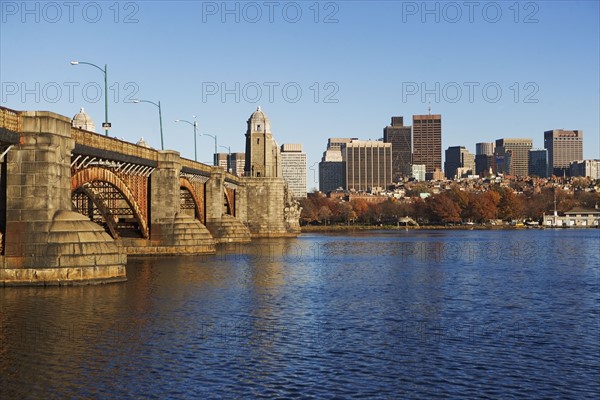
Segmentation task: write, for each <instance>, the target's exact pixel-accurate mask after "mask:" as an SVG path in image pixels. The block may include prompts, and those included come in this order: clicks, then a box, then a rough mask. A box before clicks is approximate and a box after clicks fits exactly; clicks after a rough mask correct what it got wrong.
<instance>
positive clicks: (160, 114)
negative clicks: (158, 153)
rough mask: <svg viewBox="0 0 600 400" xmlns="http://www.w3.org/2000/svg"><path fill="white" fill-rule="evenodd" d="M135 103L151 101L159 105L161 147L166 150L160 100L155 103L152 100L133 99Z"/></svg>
mask: <svg viewBox="0 0 600 400" xmlns="http://www.w3.org/2000/svg"><path fill="white" fill-rule="evenodd" d="M133 102H134V103H150V104H153V105H155V106H156V107H158V121H159V123H160V149H161V150H164V149H165V142H164V139H163V126H162V109H161V107H160V101H159V102H158V103H155V102H153V101H150V100H141V99H133Z"/></svg>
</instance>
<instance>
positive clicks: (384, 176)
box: [342, 140, 392, 191]
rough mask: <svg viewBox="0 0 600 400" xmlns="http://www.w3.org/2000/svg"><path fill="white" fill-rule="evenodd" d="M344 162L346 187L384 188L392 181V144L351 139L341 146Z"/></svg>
mask: <svg viewBox="0 0 600 400" xmlns="http://www.w3.org/2000/svg"><path fill="white" fill-rule="evenodd" d="M342 155H343V158H344V161H345V162H346V189H348V190H352V189H354V190H359V191H367V190H372V189H375V188H382V189H386V188H387V187H388V186H389V185H390V184H391V183H392V144H391V143H384V142H380V141H371V140H369V141H367V140H353V141H352V142H350V143H346V145H345V146H344V147H343V148H342Z"/></svg>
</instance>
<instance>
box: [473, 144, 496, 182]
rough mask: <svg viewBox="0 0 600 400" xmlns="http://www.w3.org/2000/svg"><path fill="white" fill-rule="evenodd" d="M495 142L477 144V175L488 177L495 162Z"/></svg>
mask: <svg viewBox="0 0 600 400" xmlns="http://www.w3.org/2000/svg"><path fill="white" fill-rule="evenodd" d="M494 149H495V146H494V142H480V143H475V173H476V174H477V175H479V176H487V175H488V174H489V172H490V168H492V165H493V160H494Z"/></svg>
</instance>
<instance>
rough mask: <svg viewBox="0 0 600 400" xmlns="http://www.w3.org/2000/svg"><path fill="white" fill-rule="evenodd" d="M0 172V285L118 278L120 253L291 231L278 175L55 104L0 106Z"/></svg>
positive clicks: (210, 246)
mask: <svg viewBox="0 0 600 400" xmlns="http://www.w3.org/2000/svg"><path fill="white" fill-rule="evenodd" d="M0 172H1V173H0V285H3V284H36V283H37V284H63V283H72V282H80V283H81V282H98V281H101V282H108V281H113V280H123V279H125V263H126V256H127V254H130V255H176V254H177V255H179V254H202V253H214V252H215V251H216V247H215V245H216V244H217V243H221V242H246V241H250V240H251V237H257V236H287V235H295V234H296V231H295V230H294V229H291V230H290V229H287V228H286V225H285V222H284V211H283V210H284V208H285V207H286V202H287V201H288V200H286V198H284V189H283V188H284V186H285V184H284V182H283V180H281V179H280V180H279V181H276V182H275V181H273V180H272V179H271V180H269V181H267V180H265V181H263V180H261V179H260V178H244V177H238V176H235V175H232V174H230V173H227V172H226V171H224V170H223V169H221V168H220V167H213V166H209V165H206V164H202V163H199V162H195V161H192V160H189V159H185V158H182V157H180V155H179V153H178V152H176V151H172V150H165V151H158V150H155V149H152V148H148V147H144V146H138V145H136V144H132V143H128V142H126V141H123V140H119V139H115V138H110V137H107V136H104V135H101V134H96V133H94V132H89V131H85V130H82V129H78V128H74V127H72V126H71V120H70V119H69V118H68V117H65V116H61V115H58V114H54V113H52V112H46V111H15V110H11V109H8V108H4V107H0ZM269 196H270V197H269ZM248 199H252V201H251V204H248ZM254 203H257V204H258V203H260V204H263V205H265V204H266V205H269V210H268V213H267V214H268V215H259V213H257V212H256V211H255V210H256V209H255V207H254V206H253V204H254ZM261 210H262V208H261ZM260 214H265V213H260Z"/></svg>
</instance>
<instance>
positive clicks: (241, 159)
mask: <svg viewBox="0 0 600 400" xmlns="http://www.w3.org/2000/svg"><path fill="white" fill-rule="evenodd" d="M229 162H230V163H231V173H232V174H235V175H237V176H243V175H244V166H245V165H246V153H231V158H230V160H229Z"/></svg>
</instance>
